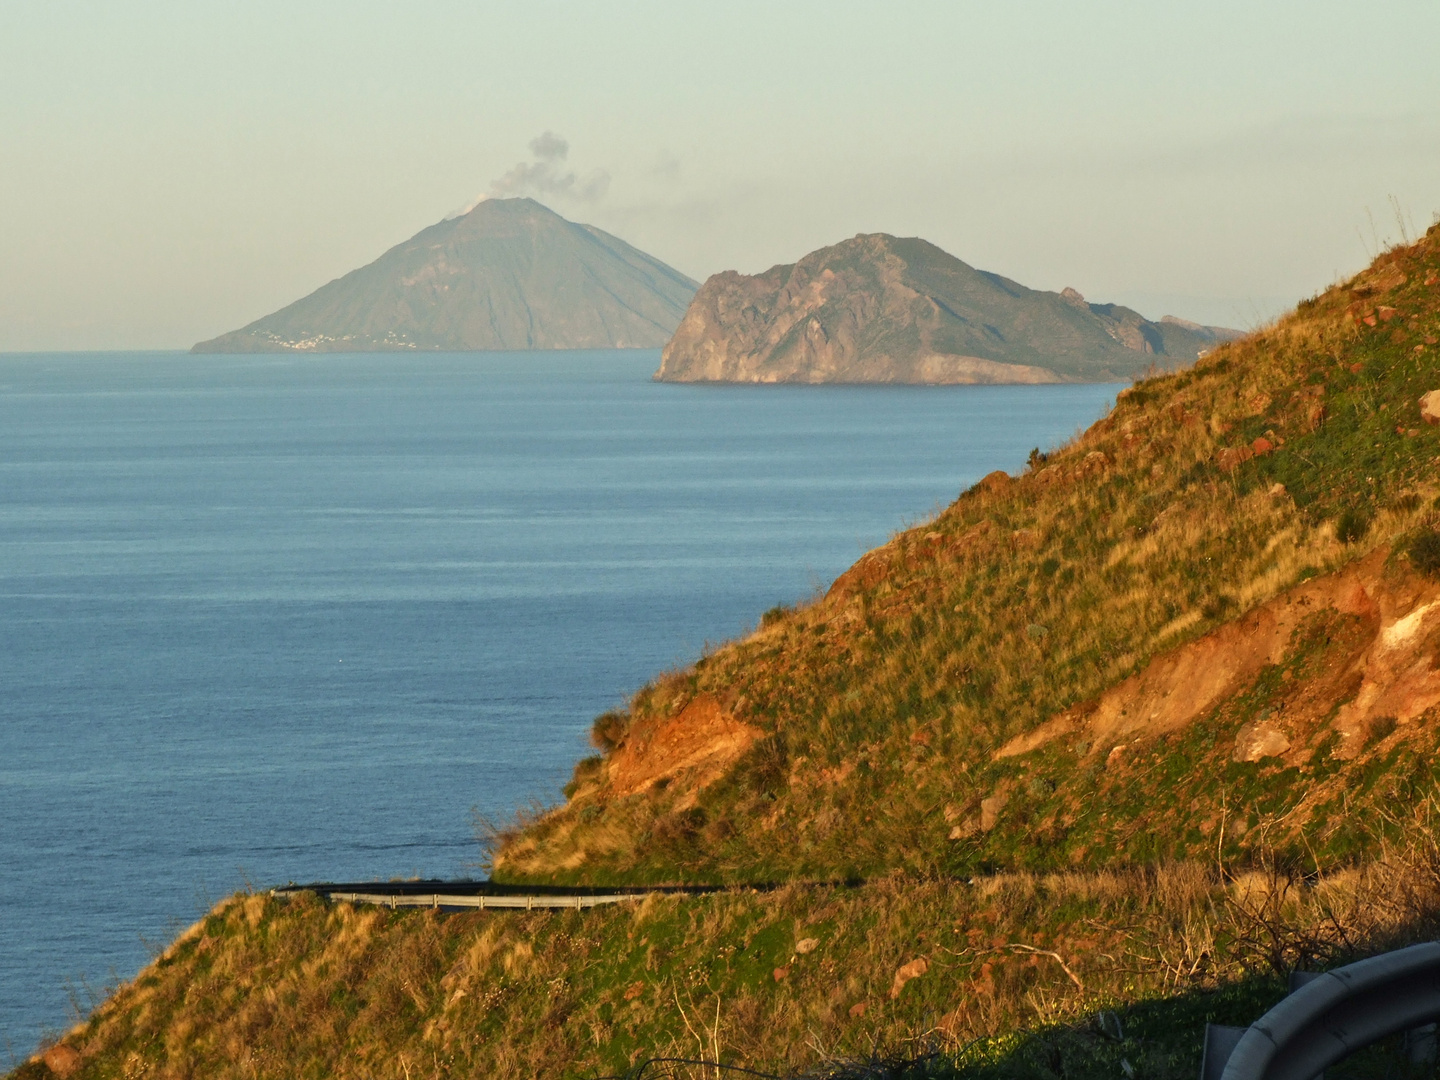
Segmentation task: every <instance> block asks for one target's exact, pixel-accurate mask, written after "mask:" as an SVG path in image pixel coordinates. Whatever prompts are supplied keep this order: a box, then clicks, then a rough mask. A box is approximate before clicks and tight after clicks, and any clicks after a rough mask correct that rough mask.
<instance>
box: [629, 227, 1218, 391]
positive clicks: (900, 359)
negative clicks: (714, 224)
mask: <svg viewBox="0 0 1440 1080" xmlns="http://www.w3.org/2000/svg"><path fill="white" fill-rule="evenodd" d="M1240 336H1241V334H1240V332H1239V331H1237V330H1227V329H1224V328H1221V327H1214V326H1201V325H1199V324H1197V323H1193V322H1187V321H1186V320H1183V319H1177V318H1174V317H1173V316H1166V317H1165V318H1163V319H1161V320H1160V321H1159V322H1151V321H1150V320H1148V319H1146V318H1145V317H1144V316H1142V315H1140V314H1139V313H1138V312H1136V311H1132V310H1130V309H1129V308H1125V307H1120V306H1119V305H1116V304H1091V303H1088V302H1087V301H1086V300H1085V298H1084V297H1083V296H1081V295H1080V293H1078V292H1076V291H1075V290H1074V289H1068V288H1067V289H1066V290H1064V291H1063V292H1059V293H1054V292H1039V291H1036V290H1034V289H1028V288H1026V287H1025V286H1024V285H1021V284H1019V283H1017V282H1014V281H1011V280H1009V279H1008V278H1004V277H1001V276H1000V275H999V274H992V273H987V272H986V271H984V270H977V269H975V268H974V267H972V266H969V265H967V264H965V263H963V262H961V261H960V260H959V259H957V258H955V257H954V256H953V255H950V254H948V253H946V252H944V251H942V250H941V249H940V248H938V247H936V246H935V245H934V244H931V243H928V242H927V241H925V240H920V239H918V238H913V237H910V238H900V237H895V236H890V235H888V234H886V233H873V234H870V235H863V234H862V235H860V236H856V237H855V238H853V239H851V240H845V241H843V242H841V243H839V244H836V245H834V246H833V247H828V248H822V249H821V250H819V251H814V252H811V253H810V254H809V255H806V256H805V257H804V258H803V259H801V260H800V261H799V262H797V263H794V264H793V265H786V266H775V267H772V268H771V269H769V270H767V271H766V272H765V273H763V274H756V275H753V276H750V275H745V274H739V273H736V272H734V271H733V270H732V271H726V272H725V273H722V274H716V275H714V276H713V277H711V278H710V279H709V280H708V281H707V282H705V284H704V285H703V286H702V287H701V288H700V291H699V292H698V293H697V294H696V295H695V298H694V299H693V300H692V301H691V303H690V308H689V310H688V311H686V312H685V317H684V319H682V320H681V322H680V326H679V329H677V330H676V331H675V336H674V337H673V338H671V340H670V343H669V344H668V345H666V346H665V352H664V355H663V357H662V359H661V363H660V370H659V371H658V372H657V373H656V375H655V377H656V378H657V379H659V380H661V381H664V382H749V383H772V382H788V383H832V382H833V383H1054V382H1116V381H1121V380H1125V379H1131V378H1134V377H1136V376H1138V375H1141V374H1143V373H1144V372H1147V371H1155V370H1160V371H1164V370H1172V369H1174V368H1177V367H1180V366H1183V365H1185V364H1188V363H1191V362H1192V361H1194V360H1195V358H1196V357H1197V356H1199V355H1200V354H1201V353H1202V352H1204V351H1206V350H1208V349H1210V348H1213V347H1214V346H1215V345H1216V344H1218V343H1220V342H1223V341H1228V340H1231V339H1233V338H1237V337H1240Z"/></svg>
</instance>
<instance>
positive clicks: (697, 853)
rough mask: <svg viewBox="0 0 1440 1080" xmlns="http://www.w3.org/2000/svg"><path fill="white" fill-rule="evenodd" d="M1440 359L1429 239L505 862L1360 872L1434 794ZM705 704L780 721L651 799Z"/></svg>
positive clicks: (670, 716)
mask: <svg viewBox="0 0 1440 1080" xmlns="http://www.w3.org/2000/svg"><path fill="white" fill-rule="evenodd" d="M1437 343H1440V232H1437V231H1436V230H1432V231H1431V233H1430V234H1429V235H1427V237H1426V238H1424V239H1422V240H1421V241H1420V242H1419V243H1417V244H1415V245H1414V246H1412V247H1409V248H1405V249H1399V250H1396V251H1392V252H1389V253H1387V254H1386V255H1384V256H1382V257H1381V258H1380V259H1379V260H1378V261H1377V262H1376V264H1375V265H1374V266H1372V267H1371V268H1370V269H1368V270H1367V271H1365V272H1364V273H1362V274H1361V275H1358V276H1357V278H1356V279H1354V280H1352V281H1350V282H1346V283H1345V284H1343V285H1340V286H1336V287H1335V288H1333V289H1331V290H1329V291H1327V292H1326V293H1324V294H1323V295H1321V296H1319V297H1316V298H1315V299H1313V300H1310V301H1307V302H1305V303H1304V304H1302V305H1300V308H1299V309H1298V310H1297V311H1296V312H1295V313H1293V314H1292V315H1290V316H1288V317H1287V318H1285V319H1283V320H1281V322H1279V323H1278V324H1277V325H1276V326H1274V327H1272V328H1270V329H1268V330H1265V331H1263V332H1260V333H1257V334H1256V335H1253V336H1252V337H1251V338H1249V339H1246V340H1244V341H1240V342H1235V343H1231V344H1228V345H1225V346H1222V347H1220V348H1219V349H1217V350H1216V351H1215V352H1214V353H1213V354H1211V355H1210V356H1207V357H1206V358H1204V359H1203V360H1202V361H1201V362H1200V363H1199V364H1198V365H1197V366H1196V367H1195V368H1193V369H1192V370H1190V371H1185V372H1180V373H1177V374H1173V375H1167V376H1162V377H1158V378H1154V379H1150V380H1147V381H1145V382H1143V383H1140V384H1138V385H1137V386H1135V387H1134V388H1132V389H1130V390H1128V391H1126V392H1124V393H1123V394H1122V395H1121V397H1120V400H1119V402H1118V404H1117V406H1116V408H1115V409H1114V410H1113V412H1112V413H1111V414H1110V415H1109V416H1107V417H1106V418H1104V419H1102V420H1101V421H1100V422H1098V423H1097V424H1095V425H1094V426H1093V427H1092V428H1091V429H1090V430H1089V431H1087V432H1085V433H1084V435H1082V436H1080V437H1079V438H1078V439H1077V440H1076V441H1075V442H1074V443H1073V444H1072V445H1069V446H1067V447H1065V448H1063V449H1061V450H1060V451H1058V452H1056V453H1053V454H1051V455H1050V456H1049V457H1048V458H1047V457H1045V456H1043V455H1039V454H1037V455H1035V457H1034V458H1033V459H1032V463H1031V467H1030V468H1029V469H1028V470H1027V471H1026V472H1025V473H1024V475H1022V476H1020V477H1018V478H1012V477H1008V476H1005V475H1004V474H996V475H994V476H991V477H987V478H986V480H985V481H983V482H982V483H980V484H978V485H976V486H975V488H973V489H972V490H970V491H968V492H966V493H964V494H963V495H962V496H961V497H960V498H959V499H958V500H957V501H956V502H955V503H954V504H953V505H952V506H950V507H949V508H947V509H946V510H945V511H944V512H943V513H941V514H940V515H939V516H938V517H937V518H936V519H935V520H934V521H932V522H930V523H928V524H926V525H923V526H920V527H918V528H915V529H911V530H909V531H907V532H904V533H901V534H899V535H897V536H896V537H895V538H894V539H893V540H892V541H891V542H890V543H889V544H887V545H885V546H884V547H882V548H879V549H877V550H876V551H873V552H871V553H870V554H868V555H866V556H865V557H864V558H862V559H861V560H860V561H859V562H858V563H857V564H856V565H855V566H854V567H853V568H852V569H851V570H850V571H848V572H847V573H846V574H844V575H843V576H842V577H841V578H840V579H839V580H838V581H837V582H836V583H835V585H834V586H833V587H832V588H831V590H830V591H829V593H828V594H827V595H826V596H825V597H824V598H823V599H822V600H820V601H818V602H816V603H814V604H811V605H809V606H807V607H805V608H804V609H803V610H798V611H793V612H790V613H788V614H787V615H786V616H785V617H783V618H780V619H776V620H770V621H768V622H767V625H766V626H764V627H763V628H762V629H760V630H759V631H757V632H756V633H754V634H752V635H751V636H749V637H747V638H745V639H744V640H741V641H737V642H735V643H733V644H731V645H729V646H726V647H725V648H722V649H720V650H719V651H717V652H716V653H714V654H713V655H710V656H707V657H706V658H704V659H703V660H701V661H700V662H698V663H696V664H695V665H694V667H692V668H691V669H690V670H688V671H684V672H680V673H677V674H673V675H669V676H666V677H664V678H663V679H661V680H659V681H657V682H656V683H654V684H652V685H650V686H648V687H646V688H644V689H643V690H642V691H641V692H640V693H639V694H637V695H636V697H635V699H634V701H633V702H632V703H631V706H630V708H629V710H628V712H626V713H625V714H623V715H620V716H609V717H606V718H604V721H603V723H602V725H601V726H602V727H603V728H604V731H605V734H604V737H603V739H602V740H601V745H602V746H604V747H607V748H610V749H609V750H607V755H606V756H605V757H604V758H603V759H592V760H590V761H587V762H585V763H582V765H581V766H580V768H579V769H578V770H577V773H576V778H575V781H574V783H573V784H572V785H571V786H570V788H569V789H568V791H569V795H570V800H569V803H568V804H567V805H566V806H564V807H562V808H560V809H559V810H557V811H555V812H554V813H552V814H550V815H549V816H547V817H546V818H544V819H543V820H541V821H540V822H538V823H536V824H533V825H532V826H530V827H529V828H528V829H526V830H524V831H523V835H521V834H520V833H518V832H517V833H516V834H514V835H511V836H510V837H509V838H508V842H507V843H506V845H505V846H504V847H503V848H502V850H501V851H500V853H499V857H498V861H497V870H498V872H499V873H500V874H502V875H508V876H511V877H515V878H542V879H554V878H559V879H570V880H576V879H584V880H594V881H601V880H607V879H628V880H651V881H659V880H687V879H688V880H697V879H709V880H775V879H785V878H790V877H819V878H829V877H836V876H849V875H862V876H863V875H871V874H875V873H879V872H883V871H886V870H890V869H895V868H908V869H912V870H922V871H931V870H940V871H945V872H971V871H973V870H974V869H976V868H979V867H986V866H1016V865H1023V866H1055V865H1071V864H1077V863H1078V864H1089V865H1094V864H1103V863H1110V862H1114V861H1115V860H1121V861H1127V860H1144V859H1149V858H1152V857H1155V856H1157V855H1186V854H1195V853H1200V852H1205V851H1209V852H1212V853H1213V852H1215V851H1216V850H1217V849H1221V850H1222V851H1223V852H1227V853H1238V852H1241V851H1244V850H1250V849H1253V848H1254V847H1256V846H1258V845H1265V844H1268V845H1274V844H1280V845H1290V846H1292V847H1294V849H1295V850H1296V851H1297V852H1298V853H1300V854H1301V855H1303V856H1304V857H1305V858H1307V859H1319V860H1321V861H1326V860H1334V859H1343V858H1349V857H1351V856H1352V855H1353V854H1354V853H1355V851H1356V848H1357V845H1358V844H1359V843H1360V839H1359V837H1360V836H1361V831H1360V829H1359V826H1360V825H1361V824H1362V823H1364V822H1366V821H1368V820H1373V819H1374V818H1375V815H1377V814H1383V813H1385V812H1389V811H1390V810H1392V809H1394V808H1395V807H1397V806H1399V805H1403V803H1404V802H1405V801H1406V800H1407V799H1409V798H1411V795H1412V793H1414V792H1416V791H1420V790H1424V789H1427V785H1428V784H1429V783H1430V781H1431V779H1432V775H1433V774H1432V765H1431V763H1432V762H1433V761H1435V756H1434V754H1433V751H1434V749H1435V748H1436V742H1437V738H1440V730H1437V729H1440V724H1437V704H1436V703H1437V676H1436V673H1435V663H1436V661H1435V657H1436V632H1437V630H1436V628H1437V625H1440V607H1436V606H1435V604H1436V599H1437V595H1440V594H1437V590H1436V584H1435V580H1434V575H1435V574H1437V573H1440V553H1436V549H1437V545H1440V533H1437V528H1440V509H1437V496H1440V457H1437V455H1440V426H1436V425H1435V424H1432V423H1430V422H1429V421H1428V420H1427V418H1426V417H1425V415H1424V414H1423V409H1422V406H1421V398H1422V396H1423V395H1425V394H1427V393H1428V392H1430V391H1433V390H1435V389H1436V388H1437V387H1440V364H1437V356H1440V347H1437ZM1427 544H1428V545H1429V547H1427V546H1426V545H1427ZM1426 551H1430V552H1432V555H1429V556H1427V555H1425V554H1424V552H1426ZM1416 553H1419V554H1418V555H1417V554H1416ZM700 699H703V700H706V701H713V702H714V703H715V707H716V708H718V709H719V710H720V711H721V712H722V714H723V715H724V716H725V717H726V718H727V723H729V724H733V725H735V730H739V729H740V728H741V727H744V728H746V729H749V730H750V731H753V732H755V733H758V737H756V738H754V740H753V742H752V743H751V744H750V745H749V747H748V749H746V750H745V752H744V753H743V754H742V755H741V756H739V757H737V758H735V759H734V761H733V764H727V765H726V766H725V767H724V768H723V769H719V766H718V763H719V762H721V761H726V762H728V761H729V755H730V753H731V752H732V751H733V749H734V748H736V747H738V746H739V743H738V742H733V741H732V742H730V743H727V746H729V747H730V750H727V751H726V752H724V753H721V752H720V751H719V750H717V752H716V755H715V757H714V758H713V760H712V761H711V763H710V764H708V765H707V766H706V767H705V768H704V769H697V770H696V771H695V773H694V774H693V779H692V778H691V776H690V774H688V773H687V771H686V769H685V768H683V767H682V768H677V769H673V770H669V771H668V772H667V774H666V776H665V783H664V784H659V783H657V784H653V785H650V786H648V787H646V788H645V789H644V790H640V789H639V788H637V787H635V786H634V785H633V784H626V783H624V782H622V781H621V780H620V777H622V776H623V775H625V770H626V768H628V766H626V765H625V764H624V763H625V762H627V761H630V760H632V758H633V757H634V756H635V755H636V754H637V753H638V749H637V748H638V746H639V741H638V740H641V739H643V738H647V737H648V735H646V734H645V733H648V732H652V731H655V730H661V729H663V730H666V731H672V736H671V737H674V738H682V736H680V735H679V733H678V732H674V731H673V726H674V725H676V724H678V725H681V726H683V725H684V724H685V722H686V721H685V719H684V717H685V716H686V713H687V710H688V709H690V708H691V702H693V701H696V700H700ZM631 733H633V735H632V734H631ZM632 738H633V739H635V740H637V741H636V743H635V745H634V746H632V745H631V739H632ZM746 738H747V739H749V738H751V736H750V735H749V734H748V733H747V735H746ZM697 753H698V751H697ZM697 760H698V759H697ZM717 769H718V772H717Z"/></svg>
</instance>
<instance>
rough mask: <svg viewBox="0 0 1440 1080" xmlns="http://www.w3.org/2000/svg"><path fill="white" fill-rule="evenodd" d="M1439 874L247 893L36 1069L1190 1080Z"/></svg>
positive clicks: (80, 1073)
mask: <svg viewBox="0 0 1440 1080" xmlns="http://www.w3.org/2000/svg"><path fill="white" fill-rule="evenodd" d="M1414 836H1415V834H1412V839H1414ZM1437 871H1440V862H1437V858H1436V852H1435V849H1434V845H1433V843H1429V842H1426V841H1425V840H1424V839H1423V838H1421V839H1418V840H1414V842H1411V843H1408V844H1400V845H1396V846H1394V847H1392V848H1391V849H1390V851H1389V852H1388V857H1387V858H1386V859H1384V860H1382V861H1380V862H1377V863H1375V864H1372V865H1370V866H1369V867H1367V868H1366V869H1365V870H1364V871H1354V870H1352V871H1345V872H1342V873H1339V874H1336V875H1331V876H1328V877H1324V878H1321V879H1318V880H1311V881H1306V880H1303V879H1299V878H1295V877H1293V876H1289V875H1286V874H1283V873H1277V872H1273V871H1271V872H1253V873H1248V874H1244V875H1242V876H1240V877H1238V878H1234V879H1231V880H1228V881H1227V880H1223V879H1222V878H1221V877H1220V876H1219V875H1218V874H1217V873H1216V871H1215V869H1214V867H1207V866H1203V865H1200V864H1193V863H1191V864H1179V865H1172V866H1170V867H1168V868H1163V869H1157V870H1135V871H1121V872H1110V871H1099V872H1075V871H1071V872H1067V873H1062V874H1055V875H1031V874H1027V873H1020V874H1006V875H1000V876H997V877H993V878H985V879H980V880H977V881H976V882H973V883H965V882H957V881H944V880H932V881H917V880H914V879H906V878H898V877H897V878H894V879H891V880H886V881H879V882H872V883H869V884H867V885H864V886H858V887H844V886H787V887H785V888H782V889H780V890H778V891H774V892H770V893H756V892H753V891H750V890H742V891H738V892H733V893H725V894H716V895H709V896H703V897H660V896H652V897H650V898H648V899H646V900H644V901H643V902H641V903H637V904H635V905H626V906H623V907H613V908H608V909H606V908H597V909H592V910H589V911H585V912H533V913H527V912H523V911H516V912H485V913H470V914H464V915H441V914H437V913H433V912H429V911H423V910H422V911H412V912H403V911H402V912H399V913H394V912H390V911H387V910H384V909H378V908H371V909H368V910H367V909H356V908H353V907H351V906H349V905H347V904H337V905H334V906H331V905H328V904H326V903H324V902H323V901H321V900H319V899H317V898H315V897H313V896H312V897H303V896H302V897H300V898H298V899H294V900H281V899H274V898H270V897H267V896H264V895H252V896H237V897H233V898H231V899H230V900H227V901H225V902H223V903H222V904H220V905H219V906H217V907H216V908H215V910H214V911H212V912H211V913H210V915H209V916H208V917H207V918H205V919H204V920H203V921H202V922H200V923H198V924H197V925H196V926H194V927H193V928H191V929H190V930H189V931H188V932H187V933H185V934H183V935H182V936H181V937H180V938H179V939H178V940H177V941H176V942H175V943H174V944H173V945H172V946H171V947H170V948H169V949H168V950H167V951H166V952H165V954H164V955H162V956H161V957H159V958H158V959H157V960H156V961H155V962H154V963H153V964H151V965H150V966H149V967H148V968H147V969H146V970H145V971H143V972H142V973H141V974H140V976H139V977H138V978H137V979H136V980H134V981H133V982H132V983H130V984H128V985H126V986H124V987H122V988H120V989H119V990H118V992H116V993H115V994H114V995H113V996H112V997H111V998H110V999H109V1000H108V1001H107V1002H106V1003H105V1004H104V1005H102V1006H101V1007H100V1008H99V1009H98V1010H97V1011H96V1013H95V1014H94V1015H93V1016H92V1017H91V1018H90V1019H89V1020H87V1021H86V1022H84V1023H82V1024H80V1025H78V1026H77V1027H76V1028H75V1029H74V1030H72V1031H71V1032H70V1033H69V1034H67V1035H66V1036H65V1038H64V1039H63V1040H61V1041H60V1042H59V1043H58V1044H56V1045H53V1046H51V1047H49V1048H48V1049H47V1050H46V1051H44V1052H43V1053H42V1054H40V1055H37V1056H36V1057H35V1058H34V1059H33V1060H32V1061H30V1062H29V1063H27V1064H26V1065H24V1066H22V1067H21V1068H20V1069H19V1070H18V1071H17V1072H16V1073H14V1074H12V1080H48V1078H49V1077H51V1076H52V1075H58V1076H61V1077H68V1078H71V1080H99V1078H112V1077H115V1078H118V1077H152V1078H155V1080H170V1078H180V1077H206V1078H209V1080H231V1078H234V1080H242V1078H243V1080H251V1078H256V1077H275V1078H281V1077H283V1078H297V1077H314V1078H317V1080H318V1078H336V1080H346V1078H354V1080H361V1078H365V1080H370V1078H375V1080H418V1078H421V1077H424V1078H427V1080H430V1078H440V1077H480V1076H484V1077H506V1078H509V1077H516V1078H518V1077H561V1076H564V1077H577V1078H578V1077H592V1078H593V1077H597V1076H607V1075H609V1076H614V1075H617V1074H621V1073H624V1072H626V1071H627V1070H629V1069H632V1068H634V1067H636V1066H638V1065H640V1064H642V1063H643V1062H645V1061H646V1060H647V1059H649V1058H652V1057H678V1058H689V1059H705V1060H709V1061H721V1062H725V1063H727V1064H734V1065H742V1066H746V1067H749V1068H754V1069H759V1070H763V1071H766V1072H770V1073H772V1074H782V1073H783V1074H790V1073H792V1072H793V1071H795V1070H801V1069H804V1070H813V1072H812V1073H811V1074H812V1075H816V1076H826V1075H831V1074H835V1075H845V1074H846V1073H847V1071H848V1072H850V1073H851V1074H852V1075H866V1076H870V1077H874V1076H876V1075H886V1076H897V1075H900V1073H898V1072H890V1073H884V1074H877V1073H874V1072H870V1073H860V1072H858V1071H854V1070H851V1069H850V1068H849V1067H850V1066H852V1065H854V1064H855V1063H859V1062H867V1061H872V1060H873V1059H875V1058H876V1057H880V1058H888V1059H891V1060H892V1061H895V1062H897V1063H899V1062H906V1061H909V1062H910V1063H911V1074H913V1075H916V1076H919V1075H926V1076H932V1077H975V1078H979V1077H992V1076H994V1077H999V1076H1016V1077H1034V1078H1037V1080H1038V1078H1042V1077H1047V1078H1053V1077H1054V1076H1056V1075H1065V1076H1071V1077H1077V1078H1088V1077H1113V1076H1116V1075H1121V1074H1122V1073H1123V1072H1124V1071H1125V1065H1123V1064H1122V1062H1126V1063H1129V1065H1130V1067H1131V1069H1132V1070H1136V1071H1137V1074H1138V1075H1143V1076H1147V1077H1154V1078H1157V1080H1168V1078H1171V1077H1173V1078H1176V1080H1179V1078H1185V1080H1190V1078H1191V1077H1193V1076H1194V1075H1195V1074H1196V1071H1197V1067H1198V1064H1199V1056H1200V1047H1201V1039H1202V1035H1203V1031H1204V1025H1205V1024H1206V1022H1212V1021H1213V1022H1223V1023H1233V1024H1245V1023H1249V1022H1250V1021H1251V1020H1253V1019H1255V1018H1256V1017H1257V1016H1258V1015H1259V1014H1260V1013H1261V1012H1262V1011H1264V1009H1266V1008H1268V1007H1269V1006H1270V1005H1271V1004H1273V1003H1274V1002H1275V1001H1276V1000H1278V998H1279V997H1280V996H1281V995H1282V994H1283V985H1284V980H1283V976H1284V974H1285V972H1287V971H1289V970H1290V969H1291V968H1292V967H1294V966H1297V965H1298V966H1314V965H1317V964H1329V963H1335V962H1339V961H1344V960H1346V959H1349V958H1352V957H1354V956H1357V955H1363V954H1364V953H1366V952H1373V951H1375V950H1377V949H1382V948H1385V947H1387V946H1390V945H1395V944H1402V943H1407V942H1410V941H1413V940H1417V939H1422V938H1424V937H1426V936H1430V935H1433V934H1435V933H1436V932H1440V925H1437V923H1436V912H1437V900H1440V888H1437V886H1440V873H1437ZM902 1067H903V1066H902ZM658 1075H672V1076H680V1077H691V1078H697V1080H698V1078H700V1077H711V1076H713V1075H714V1070H713V1069H710V1068H708V1067H703V1066H702V1067H694V1068H682V1069H679V1070H678V1071H672V1070H668V1069H667V1070H662V1071H661V1072H660V1073H658ZM1336 1075H1341V1074H1340V1073H1337V1074H1336ZM1361 1075H1364V1074H1363V1073H1362V1074H1361ZM1370 1075H1374V1073H1371V1074H1370ZM1387 1075H1395V1074H1394V1073H1393V1072H1391V1073H1388V1074H1387Z"/></svg>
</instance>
